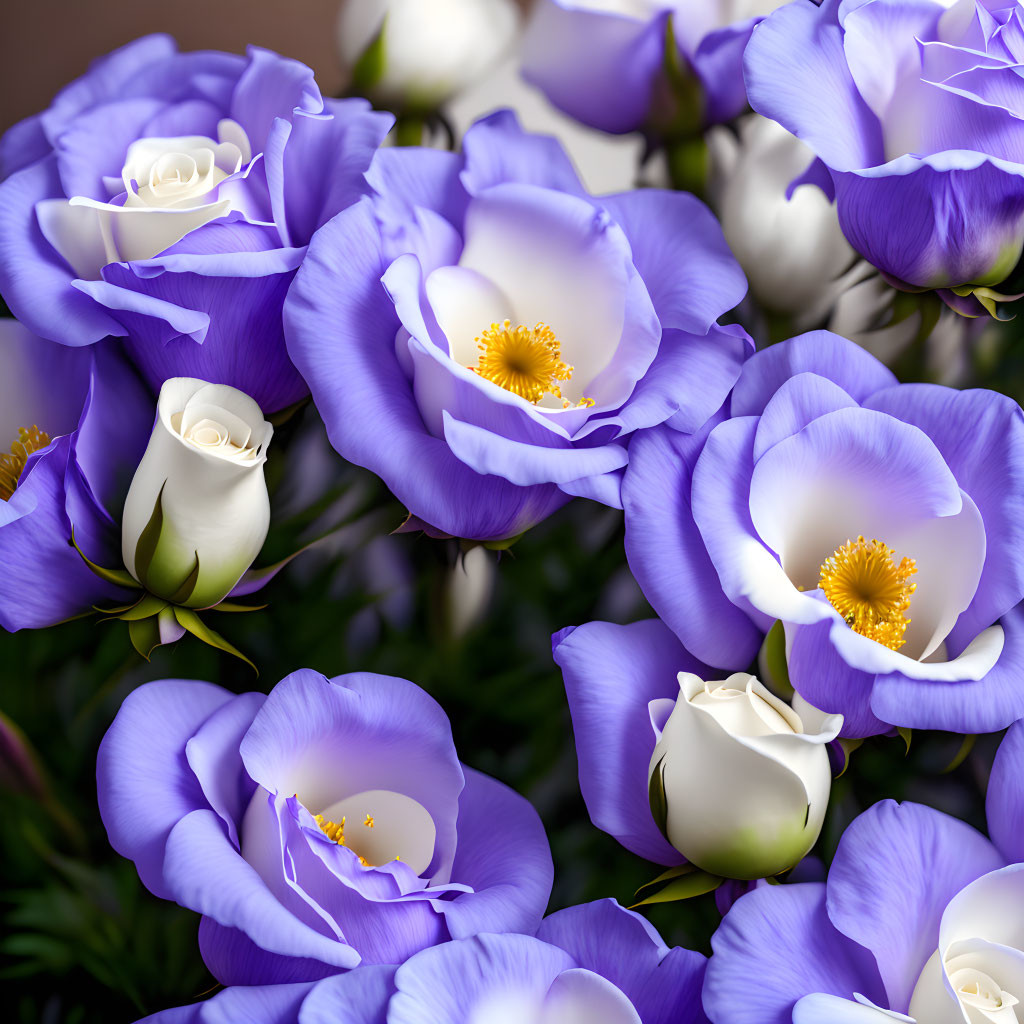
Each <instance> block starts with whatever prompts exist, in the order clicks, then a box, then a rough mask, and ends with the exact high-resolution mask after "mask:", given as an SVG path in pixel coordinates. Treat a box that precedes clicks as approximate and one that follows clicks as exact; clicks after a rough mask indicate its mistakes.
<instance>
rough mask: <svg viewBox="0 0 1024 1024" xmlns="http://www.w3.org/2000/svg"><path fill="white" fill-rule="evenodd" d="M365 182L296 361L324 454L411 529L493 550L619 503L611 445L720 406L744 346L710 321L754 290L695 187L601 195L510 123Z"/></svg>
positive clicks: (322, 233) (302, 329)
mask: <svg viewBox="0 0 1024 1024" xmlns="http://www.w3.org/2000/svg"><path fill="white" fill-rule="evenodd" d="M368 177H369V180H370V182H371V184H372V185H373V186H374V188H375V189H376V192H377V194H376V195H375V196H373V197H372V198H367V199H363V200H362V201H360V202H359V203H357V204H355V205H354V206H352V207H350V208H349V209H348V210H345V211H344V212H343V213H341V214H339V215H338V216H337V217H335V218H334V219H333V220H331V221H330V222H329V223H328V224H326V225H325V226H324V227H323V228H321V229H320V230H319V231H318V232H317V234H316V237H315V238H314V240H313V242H312V243H311V245H310V248H309V254H308V256H307V258H306V260H305V261H304V263H303V266H302V268H301V270H300V272H299V273H298V275H297V276H296V279H295V284H294V286H293V287H292V289H291V291H290V293H289V296H288V301H287V303H286V305H285V327H286V332H287V337H288V348H289V353H290V354H291V356H292V359H293V360H294V362H295V365H296V366H297V367H298V368H299V370H300V371H301V372H302V374H303V376H304V377H305V378H306V380H307V381H308V382H309V385H310V389H311V390H312V392H313V398H314V401H315V402H316V404H317V407H318V409H319V410H320V412H321V413H322V415H323V418H324V421H325V422H326V424H327V430H328V433H329V435H330V438H331V442H332V443H333V445H334V447H335V448H336V449H337V450H338V451H339V452H340V453H341V454H342V455H343V456H344V457H345V458H347V459H349V460H350V461H352V462H355V463H357V464H359V465H362V466H366V467H368V468H369V469H372V470H373V471H374V472H376V473H377V474H378V475H380V476H381V477H383V479H384V480H385V482H386V483H387V484H388V486H389V487H390V488H391V490H392V491H393V492H394V493H395V495H396V496H397V497H398V499H399V500H400V501H402V502H403V504H405V505H406V507H407V508H408V509H409V511H410V512H411V514H412V515H413V516H414V517H416V519H417V520H419V521H420V522H421V523H424V524H427V525H429V526H431V527H433V528H434V529H436V530H439V531H441V532H444V533H447V534H451V535H454V536H458V537H466V538H473V539H480V540H498V539H506V538H511V537H515V536H517V535H518V534H520V533H522V532H523V531H524V530H526V529H527V528H529V527H530V526H532V525H534V524H535V523H537V522H539V521H540V520H541V519H543V518H544V517H545V516H547V515H548V514H550V513H551V512H552V511H554V510H555V509H556V508H558V507H559V506H560V505H562V504H564V503H565V502H566V501H567V500H568V499H569V497H570V496H572V495H583V496H587V497H592V498H596V499H597V500H600V501H604V502H605V503H607V504H612V505H618V504H619V500H620V499H619V480H620V475H621V470H622V467H623V466H624V465H625V463H626V450H625V447H624V445H623V444H622V443H621V442H622V441H623V439H625V438H626V437H627V436H628V435H629V434H630V433H632V432H633V431H634V430H636V429H638V428H641V427H648V426H651V425H653V424H655V423H661V422H663V421H665V420H666V419H668V418H670V417H672V418H673V421H674V422H675V423H677V425H678V426H679V428H680V429H684V430H696V429H697V428H698V427H700V426H701V424H703V423H704V421H705V420H706V419H707V418H708V416H710V415H711V414H712V413H713V412H714V411H715V409H717V408H718V407H719V405H720V404H721V403H722V401H723V400H724V398H725V396H726V395H727V394H728V391H729V388H730V387H731V386H732V384H733V382H734V381H735V379H736V375H737V373H738V370H739V365H740V363H741V362H742V359H743V358H744V356H745V354H746V351H747V346H748V344H749V340H748V339H747V337H746V334H745V333H744V332H743V331H742V329H740V328H738V327H719V326H718V324H717V323H716V321H717V318H718V317H719V316H721V315H722V314H723V313H724V312H726V311H727V310H728V309H730V308H732V307H733V306H734V305H735V304H736V302H738V301H739V299H740V298H741V297H742V295H743V292H744V290H745V287H746V284H745V281H744V279H743V275H742V272H741V271H740V269H739V267H738V265H737V264H736V262H735V260H734V259H733V258H732V255H731V254H730V253H729V251H728V248H727V247H726V245H725V242H724V240H723V238H722V233H721V229H720V228H719V227H718V224H717V222H716V221H715V220H714V218H713V217H712V215H711V214H710V212H709V211H708V210H707V209H706V207H704V206H703V205H702V204H701V203H699V202H698V201H697V200H696V199H694V198H693V197H692V196H689V195H684V194H680V193H668V192H661V191H657V190H654V189H648V190H644V191H640V192H631V193H626V194H623V195H617V196H607V197H604V198H603V199H593V198H592V197H590V196H589V195H587V194H586V193H585V192H584V191H583V189H582V187H581V185H580V183H579V180H578V179H577V177H576V174H575V172H574V171H573V170H572V167H571V165H570V164H569V161H568V158H567V157H566V155H565V153H564V152H563V151H562V149H561V148H560V147H559V146H558V145H557V144H556V143H555V142H554V141H553V140H551V139H549V138H546V137H542V136H531V135H527V134H525V133H524V132H522V131H521V129H520V128H519V126H518V124H517V122H516V121H515V118H514V117H513V116H512V115H511V114H509V113H507V112H506V113H499V114H496V115H493V116H492V117H489V118H487V119H485V120H484V121H482V122H480V123H478V124H477V125H475V126H474V127H473V128H471V129H470V130H469V132H467V134H466V138H465V142H464V154H463V155H461V156H457V155H455V154H450V153H440V152H437V151H431V150H422V149H403V150H396V149H392V150H382V151H380V153H379V154H378V156H377V159H376V161H375V163H374V165H373V167H372V168H371V170H370V172H369V175H368Z"/></svg>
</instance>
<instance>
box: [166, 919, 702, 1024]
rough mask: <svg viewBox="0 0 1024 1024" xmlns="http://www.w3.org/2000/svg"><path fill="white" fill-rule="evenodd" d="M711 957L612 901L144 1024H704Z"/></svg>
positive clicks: (223, 996) (229, 995)
mask: <svg viewBox="0 0 1024 1024" xmlns="http://www.w3.org/2000/svg"><path fill="white" fill-rule="evenodd" d="M705 962H706V961H705V959H704V957H703V956H702V955H701V954H700V953H694V952H692V951H691V950H688V949H683V948H681V947H679V946H676V947H674V948H672V949H669V948H668V947H667V946H666V945H665V944H664V942H662V940H661V937H660V936H659V935H658V933H657V932H656V931H655V930H654V928H652V927H651V925H649V924H648V923H647V921H645V920H644V919H643V918H642V917H640V915H639V914H634V913H633V912H632V911H629V910H624V909H623V908H622V907H620V906H619V905H618V904H617V903H616V902H615V901H614V900H599V901H598V902H596V903H586V904H583V905H582V906H577V907H570V908H569V909H567V910H560V911H558V912H557V913H555V914H552V915H551V916H550V917H547V918H545V920H544V921H543V922H542V923H541V925H540V929H539V931H538V932H537V935H536V937H535V938H534V937H533V936H532V935H509V934H503V935H494V934H483V935H477V936H475V937H473V938H466V939H457V940H455V941H454V942H446V943H443V944H441V945H439V946H434V947H432V948H431V949H425V950H423V951H422V952H419V953H416V954H415V955H414V956H412V957H410V958H409V959H408V960H407V961H406V962H405V963H404V964H402V965H401V966H400V967H398V968H397V969H396V968H395V967H384V966H365V967H359V968H357V969H356V970H354V971H349V972H348V973H347V974H339V975H335V976H334V977H331V978H327V979H325V980H324V981H321V982H319V983H318V984H316V985H315V986H312V988H311V987H310V986H308V985H275V986H269V987H261V988H250V989H244V988H234V989H228V990H227V991H226V992H222V993H220V994H219V995H217V996H214V998H213V999H211V1000H209V1001H208V1002H205V1003H199V1004H196V1005H195V1006H190V1007H179V1008H177V1009H174V1010H167V1011H165V1012H164V1013H158V1014H155V1015H154V1016H152V1017H147V1018H146V1024H158V1022H163V1024H169V1022H172V1021H174V1022H178V1024H206V1022H209V1024H212V1022H213V1021H215V1020H227V1019H231V1020H259V1021H260V1022H261V1024H296V1022H301V1024H335V1022H337V1021H338V1020H339V1008H343V1012H344V1016H343V1017H342V1018H340V1019H343V1020H344V1021H345V1024H411V1022H413V1021H415V1022H416V1024H706V1021H707V1018H706V1017H705V1016H704V1012H703V1010H702V1008H701V1001H700V990H701V983H702V980H703V977H704V968H705Z"/></svg>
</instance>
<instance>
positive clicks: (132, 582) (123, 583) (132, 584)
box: [68, 526, 142, 590]
mask: <svg viewBox="0 0 1024 1024" xmlns="http://www.w3.org/2000/svg"><path fill="white" fill-rule="evenodd" d="M68 543H69V544H70V545H71V546H72V547H73V548H74V549H75V550H76V551H77V552H78V554H79V555H80V556H81V559H82V561H83V562H85V564H86V565H87V566H88V567H89V568H90V569H91V570H92V571H93V572H94V573H95V574H96V575H97V576H99V578H100V579H101V580H104V581H105V582H107V583H112V584H113V585H114V586H115V587H128V588H129V589H131V590H141V589H142V585H141V584H140V583H139V582H138V580H136V579H135V578H134V577H133V576H132V574H131V573H130V572H128V570H127V569H104V568H103V566H102V565H97V564H96V563H95V562H92V561H90V560H89V559H88V558H87V557H86V554H85V552H84V551H83V550H82V549H81V548H80V547H79V546H78V544H77V542H76V541H75V528H74V527H73V526H72V527H71V540H70V541H68Z"/></svg>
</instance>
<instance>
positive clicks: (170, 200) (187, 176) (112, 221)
mask: <svg viewBox="0 0 1024 1024" xmlns="http://www.w3.org/2000/svg"><path fill="white" fill-rule="evenodd" d="M251 160H252V149H251V146H250V144H249V139H248V136H247V135H246V134H245V131H244V130H243V129H242V127H241V125H239V124H238V123H237V122H235V121H232V120H230V119H227V118H225V119H224V120H222V121H220V122H219V123H218V125H217V139H210V138H207V137H206V136H203V135H186V136H180V137H177V138H144V139H139V140H137V141H136V142H133V143H132V144H131V145H130V146H129V147H128V152H127V153H126V155H125V162H124V166H123V167H122V168H121V176H120V177H119V178H104V179H103V181H104V185H105V186H106V188H107V192H108V193H109V195H110V197H111V201H110V202H100V201H99V200H96V199H92V198H89V197H87V196H73V197H72V198H71V199H46V200H44V201H42V202H41V203H38V204H37V206H36V213H37V215H38V218H39V226H40V228H41V229H42V232H43V234H44V235H45V236H46V238H47V240H48V241H49V242H50V244H51V245H52V246H53V247H54V248H55V249H56V250H57V251H58V252H59V253H60V254H61V256H63V257H64V259H66V260H67V261H68V263H69V264H70V265H71V268H72V270H74V272H75V274H76V275H77V276H78V277H79V278H81V279H82V280H85V281H97V280H99V279H100V271H101V270H102V268H103V267H105V266H106V265H107V264H108V263H120V262H126V261H130V260H147V259H150V258H151V257H153V256H156V255H157V254H158V253H161V252H163V251H164V250H165V249H168V248H170V246H172V245H174V244H175V242H179V241H181V239H182V238H184V237H185V235H187V234H188V233H189V232H190V231H194V230H195V229H196V228H200V227H202V226H203V225H204V224H207V223H209V222H210V221H211V220H216V219H217V218H218V217H224V216H226V215H227V214H228V213H229V212H230V211H231V209H232V202H233V200H232V197H231V196H230V195H227V194H223V195H222V194H221V193H220V189H219V186H220V185H222V184H223V183H224V182H225V181H226V180H227V179H228V178H230V177H231V176H232V175H234V174H237V173H239V172H240V171H242V169H243V168H245V167H247V166H248V164H249V162H250V161H251Z"/></svg>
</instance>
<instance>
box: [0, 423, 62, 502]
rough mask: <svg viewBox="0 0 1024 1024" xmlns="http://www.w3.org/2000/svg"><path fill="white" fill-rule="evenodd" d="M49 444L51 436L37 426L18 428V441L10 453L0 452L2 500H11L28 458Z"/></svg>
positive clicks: (0, 495)
mask: <svg viewBox="0 0 1024 1024" xmlns="http://www.w3.org/2000/svg"><path fill="white" fill-rule="evenodd" d="M49 443H50V435H49V434H47V433H46V431H45V430H40V429H39V428H38V427H37V426H31V427H18V440H17V441H15V442H14V443H13V444H12V445H11V450H10V452H9V453H8V452H0V499H2V500H3V501H10V500H11V495H13V494H14V492H15V491H16V490H17V489H18V480H19V479H20V478H21V474H22V472H23V470H24V469H25V463H26V462H28V457H29V456H30V455H31V454H32V453H33V452H38V451H42V449H43V448H45V447H46V446H47V445H48V444H49Z"/></svg>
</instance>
